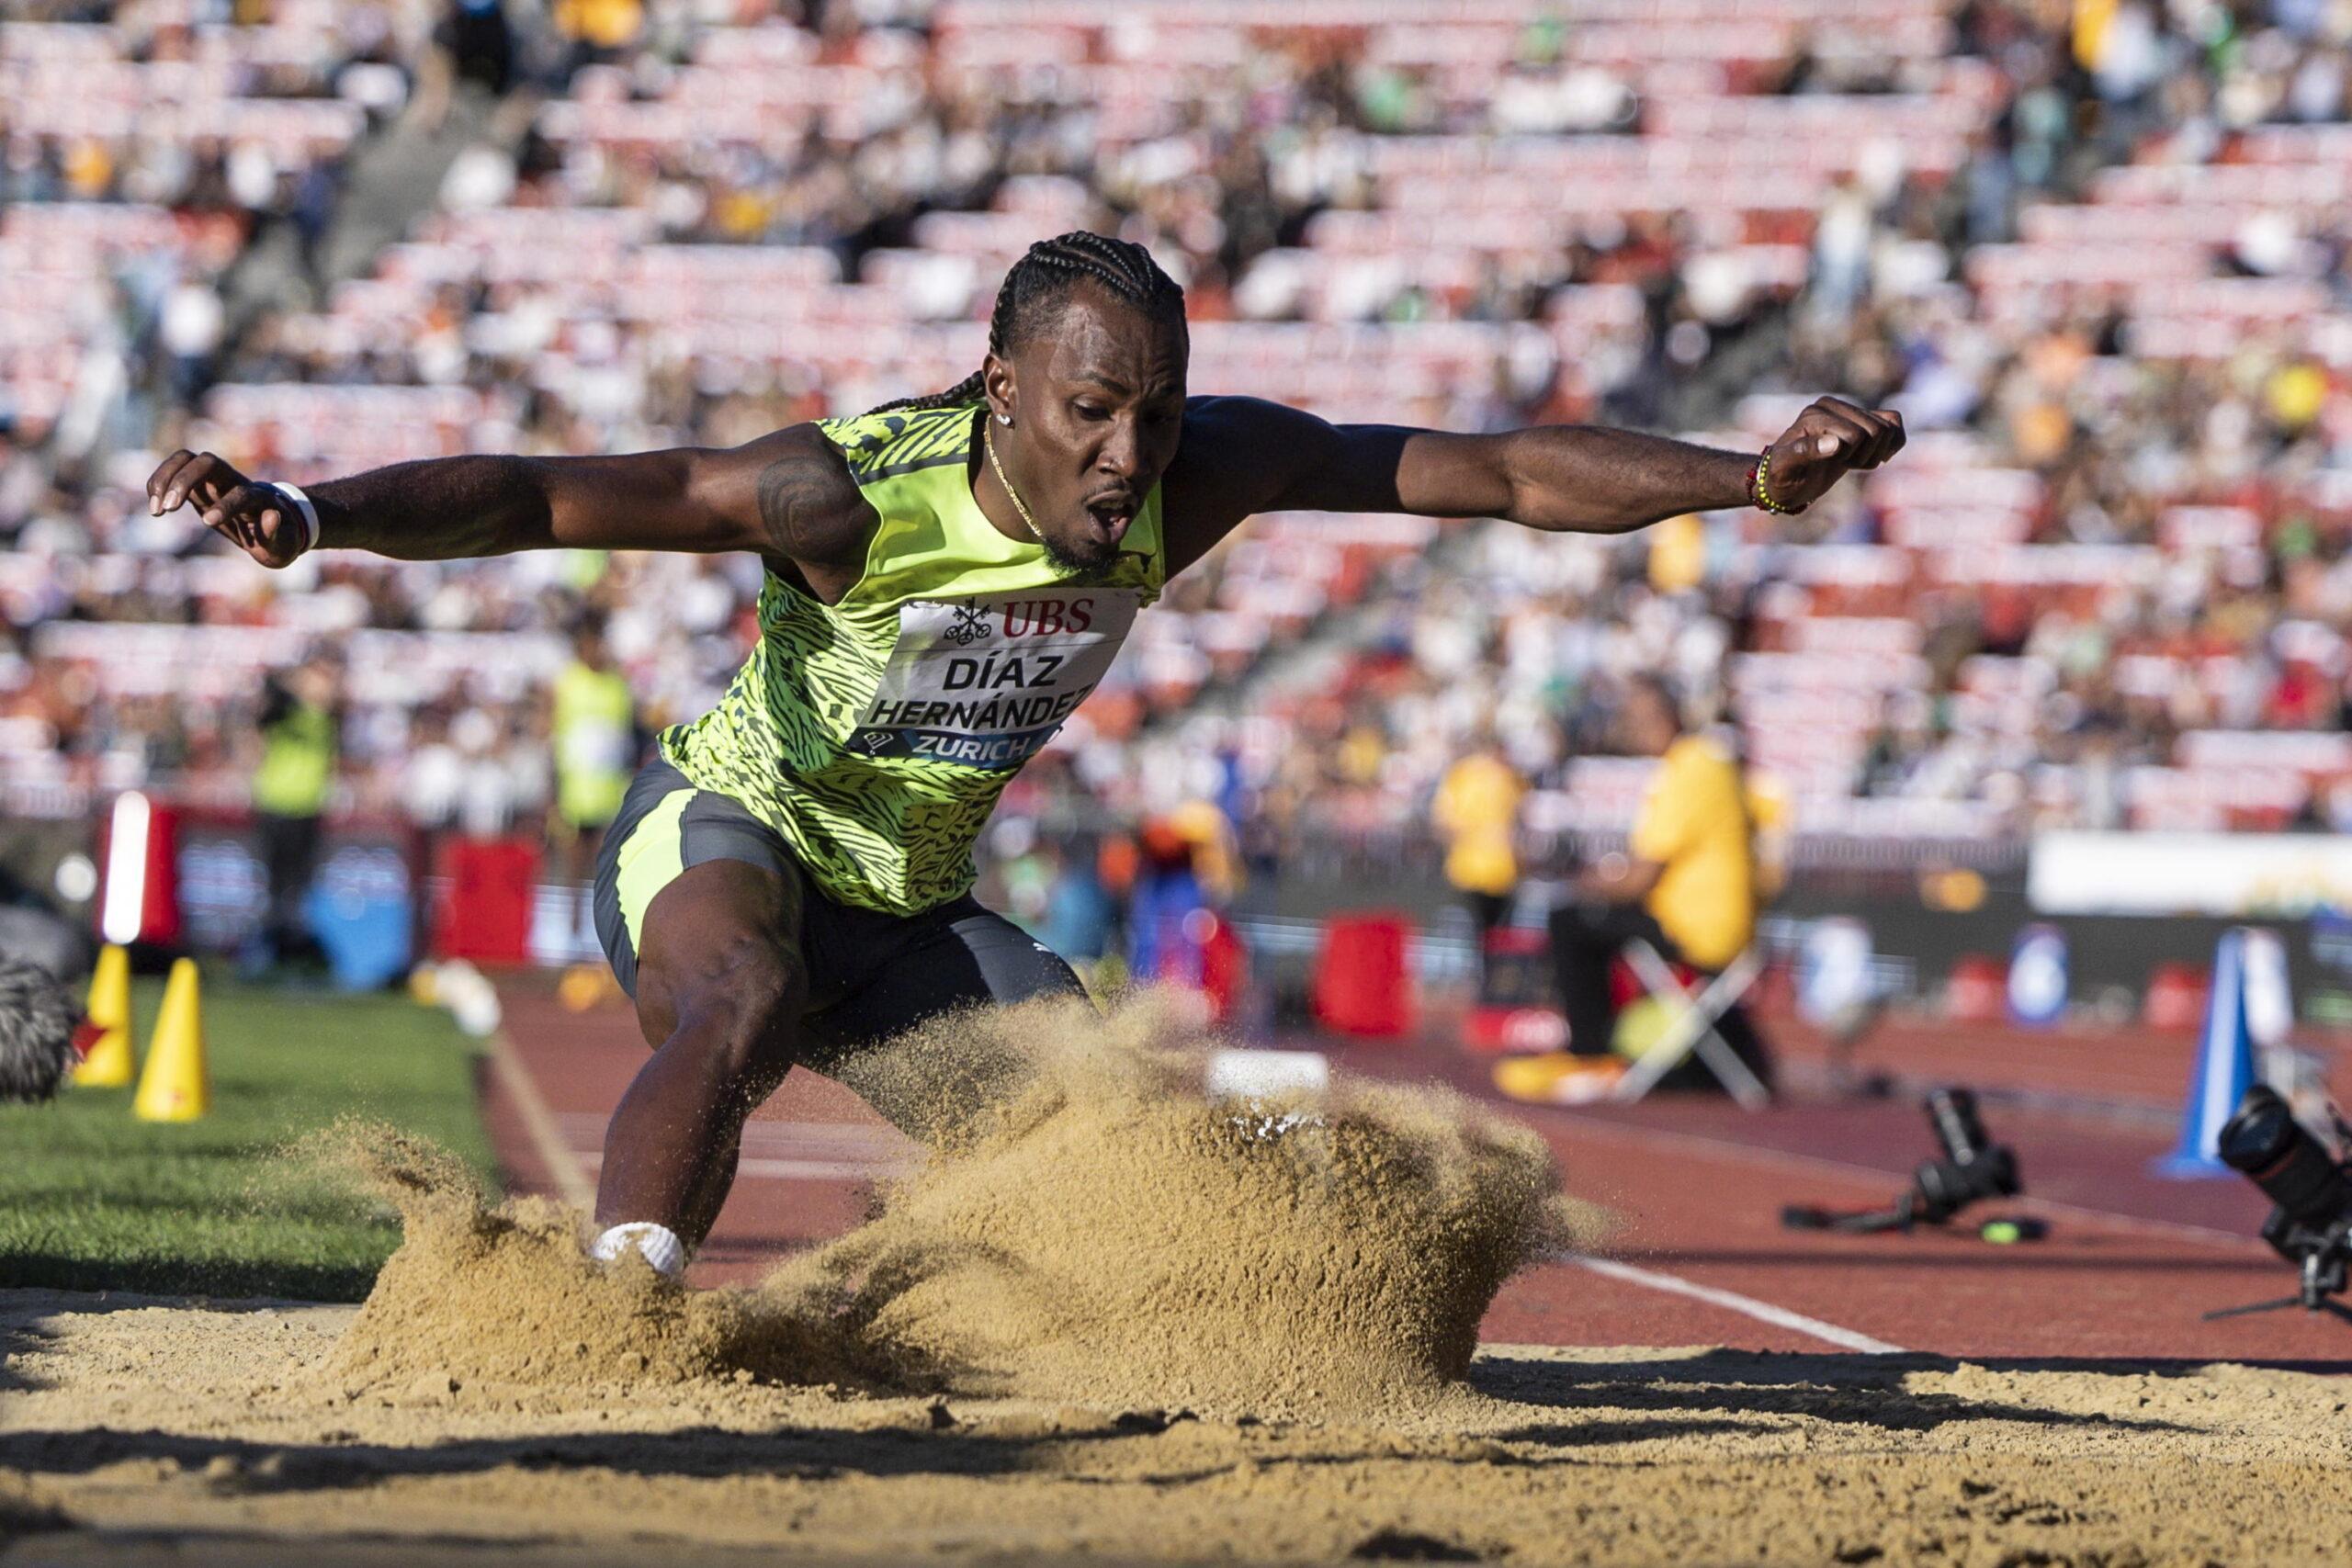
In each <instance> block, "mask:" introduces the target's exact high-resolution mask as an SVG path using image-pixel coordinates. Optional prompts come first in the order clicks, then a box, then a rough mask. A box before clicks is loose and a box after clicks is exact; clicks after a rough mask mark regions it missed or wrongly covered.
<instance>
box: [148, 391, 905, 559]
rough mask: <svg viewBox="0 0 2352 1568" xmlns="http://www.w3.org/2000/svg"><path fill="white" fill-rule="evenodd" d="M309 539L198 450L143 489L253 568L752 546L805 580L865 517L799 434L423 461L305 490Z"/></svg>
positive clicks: (848, 488) (797, 430)
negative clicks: (314, 556)
mask: <svg viewBox="0 0 2352 1568" xmlns="http://www.w3.org/2000/svg"><path fill="white" fill-rule="evenodd" d="M304 494H305V496H306V497H307V498H308V500H309V501H310V502H311V506H312V508H313V510H314V511H315V512H316V513H317V514H318V525H319V528H318V538H317V540H316V541H315V543H314V544H313V543H312V542H311V541H310V539H309V531H310V530H309V525H308V523H307V522H306V521H305V519H304V518H303V517H302V516H301V514H300V505H299V503H297V502H295V501H294V500H293V499H292V498H291V497H290V496H289V495H288V494H287V493H286V492H285V491H283V490H282V489H281V488H280V487H278V486H277V485H273V484H270V483H268V482H266V481H262V480H249V479H246V478H245V477H244V476H243V474H240V473H239V472H238V471H237V470H236V469H235V468H232V467H231V466H230V464H229V463H228V462H227V460H225V459H224V458H221V457H218V456H216V455H214V454H212V453H209V452H203V453H192V452H185V451H183V452H175V453H173V454H172V455H171V456H170V457H167V458H165V459H164V462H163V463H162V465H161V466H160V467H158V468H156V469H155V472H154V474H153V477H151V478H150V479H148V481H147V497H148V504H149V507H150V509H151V510H152V511H153V512H154V513H157V514H159V515H160V514H161V513H166V512H170V511H173V510H174V509H175V508H176V507H178V506H180V505H181V504H183V503H193V504H195V505H197V506H198V507H200V508H201V509H202V511H203V516H204V523H205V525H206V526H207V527H209V528H210V529H212V531H213V532H215V533H217V534H219V535H220V536H222V537H224V538H226V539H228V540H229V541H230V542H231V543H232V544H234V545H236V546H237V547H239V548H240V549H243V551H244V552H245V553H246V554H247V555H250V556H252V557H253V558H254V559H255V560H257V561H259V562H261V563H262V564H263V565H264V566H269V567H282V566H287V565H289V564H291V563H292V562H293V560H294V559H295V558H297V557H298V556H300V555H302V554H303V553H304V552H305V550H306V549H308V548H329V549H357V550H369V551H373V552H374V553H375V554H377V555H382V556H392V557H395V558H400V559H402V560H449V559H455V558H463V557H469V556H494V555H507V554H510V553H512V552H514V551H516V550H532V549H545V548H549V547H557V546H570V547H583V548H598V549H633V550H679V551H686V552H690V553H695V554H710V553H714V552H717V551H721V550H757V551H760V552H761V553H763V554H765V555H770V556H776V557H782V558H787V559H790V560H793V561H795V562H797V563H800V564H803V565H807V566H812V567H816V568H818V569H820V570H822V569H823V568H824V567H826V566H828V565H831V564H832V563H834V562H835V561H837V560H841V559H844V558H846V557H847V556H848V555H849V554H850V553H851V550H852V547H853V546H854V542H855V541H856V540H859V539H862V537H863V526H862V525H863V523H864V522H865V518H866V516H868V515H869V514H870V513H868V510H867V509H866V507H865V501H864V500H863V498H862V497H860V496H859V494H858V491H857V485H856V482H855V480H854V479H852V477H851V476H850V473H849V470H848V468H847V467H846V465H845V464H844V463H843V462H842V457H841V455H840V454H839V453H838V452H837V451H835V450H834V449H833V447H832V446H831V444H830V443H829V442H827V441H826V440H825V438H824V436H823V435H822V434H820V432H819V431H818V430H817V429H816V427H815V426H814V425H807V424H799V425H793V426H791V427H789V428H787V429H785V430H780V431H777V432H775V434H771V435H766V436H763V437H762V438H760V439H759V440H757V441H753V442H751V443H749V444H747V445H745V446H737V447H732V448H729V449H726V450H717V449H712V448H707V447H676V448H673V449H671V450H668V451H662V452H640V453H636V454H633V455H630V456H628V457H490V456H484V457H435V458H429V459H426V460H424V461H421V462H413V463H395V464H393V465H392V466H390V468H375V469H371V470H369V471H368V472H367V473H363V474H356V475H354V476H352V477H351V478H349V479H329V480H327V481H325V482H324V483H322V484H317V485H313V486H311V487H310V488H309V489H308V490H307V491H304Z"/></svg>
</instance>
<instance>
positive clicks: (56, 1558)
mask: <svg viewBox="0 0 2352 1568" xmlns="http://www.w3.org/2000/svg"><path fill="white" fill-rule="evenodd" d="M1189 1045H1190V1042H1188V1041H1187V1040H1186V1039H1184V1038H1183V1036H1182V1032H1181V1031H1180V1030H1175V1029H1174V1028H1172V1026H1171V1025H1170V1023H1169V1021H1168V1020H1167V1019H1166V1018H1164V1017H1162V1016H1159V1015H1156V1014H1154V1013H1152V1012H1150V1011H1148V1010H1144V1011H1139V1012H1136V1013H1132V1014H1123V1015H1122V1016H1121V1018H1120V1019H1119V1020H1117V1021H1114V1025H1113V1026H1112V1027H1109V1028H1107V1029H1106V1028H1100V1027H1094V1028H1080V1027H1075V1026H1074V1025H1073V1024H1072V1023H1071V1021H1069V1020H1068V1019H1063V1020H1060V1021H1057V1020H1056V1019H1055V1018H1053V1017H1052V1016H1051V1015H1033V1016H1020V1015H1012V1016H1008V1017H1005V1018H1001V1019H998V1020H996V1021H992V1022H989V1024H987V1025H986V1026H984V1027H981V1028H980V1029H979V1030H978V1032H977V1033H976V1032H974V1030H973V1028H971V1027H969V1026H964V1027H961V1028H959V1030H958V1031H957V1032H953V1033H948V1034H939V1035H935V1036H933V1038H931V1039H930V1040H929V1041H928V1042H922V1041H919V1042H915V1043H911V1044H910V1047H909V1048H908V1049H907V1050H904V1051H899V1052H895V1053H892V1054H890V1055H888V1056H886V1057H883V1058H878V1059H876V1060H874V1061H870V1062H867V1063H864V1064H860V1065H859V1066H858V1067H857V1068H856V1073H857V1074H858V1075H861V1076H862V1079H863V1082H862V1087H863V1088H865V1089H866V1091H867V1092H868V1093H869V1094H870V1095H872V1096H873V1097H874V1098H875V1099H876V1100H877V1102H878V1103H881V1104H883V1105H884V1106H885V1107H886V1108H887V1109H888V1111H890V1112H891V1113H892V1114H893V1116H894V1118H895V1119H897V1120H899V1121H900V1122H901V1124H902V1125H915V1126H920V1127H922V1128H924V1130H926V1131H929V1132H931V1133H932V1134H934V1135H935V1136H936V1137H937V1139H938V1141H939V1142H940V1144H941V1145H942V1146H943V1148H944V1154H943V1155H942V1156H941V1157H939V1158H937V1159H935V1160H933V1162H931V1163H929V1164H928V1165H926V1166H925V1167H924V1168H922V1169H921V1170H919V1171H918V1172H916V1173H915V1174H914V1175H912V1176H911V1177H910V1178H908V1179H905V1180H904V1181H903V1182H901V1183H899V1184H898V1185H896V1186H894V1187H893V1188H891V1189H890V1190H888V1191H887V1192H886V1194H885V1195H884V1199H883V1201H882V1202H881V1204H880V1206H879V1209H878V1212H877V1213H876V1217H875V1218H874V1219H873V1220H872V1221H871V1222H870V1223H869V1224H866V1225H865V1226H863V1227H861V1228H859V1229H857V1230H855V1231H854V1232H853V1233H852V1234H851V1235H847V1236H845V1237H843V1238H842V1239H841V1240H840V1241H837V1242H835V1243H831V1244H829V1245H827V1246H825V1247H820V1248H818V1249H816V1250H815V1251H813V1252H811V1253H809V1254H807V1255H805V1256H803V1257H801V1258H796V1259H793V1260H791V1261H790V1262H789V1263H787V1264H786V1266H785V1267H783V1268H781V1269H779V1270H778V1271H777V1272H776V1274H775V1275H774V1276H772V1277H771V1278H770V1279H769V1280H767V1281H766V1282H765V1283H764V1284H763V1286H761V1287H760V1288H758V1289H756V1290H733V1291H719V1292H689V1291H683V1290H680V1289H677V1288H675V1287H673V1286H670V1285H667V1284H665V1283H663V1282H662V1281H659V1280H655V1279H654V1278H653V1276H652V1275H651V1273H650V1270H648V1269H643V1268H641V1267H632V1268H629V1269H621V1270H618V1271H607V1270H600V1269H593V1268H591V1267H589V1266H588V1265H586V1264H585V1263H584V1261H583V1260H582V1258H581V1257H580V1254H579V1250H578V1243H577V1235H576V1224H577V1221H576V1217H575V1216H572V1215H570V1214H568V1213H563V1212H561V1211H560V1210H557V1209H555V1208H553V1207H551V1206H548V1205H545V1204H537V1203H523V1204H517V1205H512V1206H506V1207H501V1208H491V1207H487V1206H485V1205H484V1204H483V1202H482V1201H481V1198H480V1195H479V1194H478V1193H476V1192H475V1191H474V1190H473V1189H472V1188H471V1187H470V1186H469V1184H468V1182H467V1181H466V1179H465V1178H464V1175H463V1173H462V1171H460V1170H458V1169H457V1168H454V1167H453V1166H451V1165H450V1164H449V1162H447V1161H446V1160H444V1159H441V1158H440V1157H439V1156H436V1155H435V1152H434V1151H433V1150H431V1149H430V1148H429V1147H425V1146H421V1145H414V1144H413V1143H410V1142H407V1141H405V1140H402V1139H400V1138H398V1137H396V1136H390V1135H386V1134H352V1133H349V1132H346V1133H345V1134H344V1135H342V1136H341V1138H340V1139H339V1140H338V1145H339V1147H340V1149H341V1151H342V1157H344V1158H345V1160H346V1162H347V1163H353V1164H354V1165H355V1166H356V1168H358V1169H360V1170H362V1171H364V1172H365V1173H366V1176H367V1179H368V1181H369V1182H370V1183H371V1184H372V1185H373V1186H374V1188H375V1190H377V1191H378V1192H379V1193H381V1194H383V1195H385V1196H387V1197H389V1198H390V1199H391V1200H393V1201H395V1202H397V1204H398V1205H399V1207H400V1208H401V1212H402V1215H403V1219H404V1223H405V1224H406V1227H407V1242H406V1244H405V1245H404V1247H403V1248H402V1250H401V1253H400V1254H399V1255H398V1256H396V1258H394V1259H393V1261H392V1262H391V1263H390V1265H388V1266H387V1268H386V1269H385V1271H384V1274H383V1276H382V1279H381V1280H380V1281H379V1287H378V1290H377V1292H376V1293H375V1295H374V1296H373V1297H371V1299H370V1300H369V1302H368V1303H367V1305H366V1306H364V1307H362V1308H359V1309H351V1308H325V1307H307V1306H302V1305H300V1304H296V1303H245V1304H242V1305H237V1304H232V1305H225V1306H224V1305H215V1306H203V1305H198V1304H190V1303H162V1302H148V1301H141V1300H138V1299H135V1298H124V1297H119V1296H118V1297H113V1298H107V1299H98V1298H88V1297H74V1296H69V1295H61V1294H56V1293H49V1292H0V1355H5V1362H0V1539H13V1540H14V1544H13V1545H12V1546H10V1547H9V1548H8V1550H7V1551H6V1553H5V1554H0V1559H4V1560H5V1562H6V1564H7V1568H19V1565H20V1564H28V1563H37V1562H58V1563H66V1562H145V1561H151V1560H152V1561H156V1562H163V1561H167V1560H180V1561H184V1560H186V1557H187V1555H190V1554H195V1553H197V1552H198V1551H214V1552H220V1551H231V1550H232V1549H234V1550H235V1551H239V1552H242V1553H243V1554H247V1555H253V1556H261V1555H264V1554H267V1555H271V1556H275V1557H277V1558H279V1559H281V1560H289V1561H290V1560H300V1561H304V1562H348V1563H353V1564H360V1563H374V1562H408V1561H415V1560H417V1554H418V1553H421V1552H426V1551H429V1552H430V1554H431V1555H432V1556H433V1557H434V1558H435V1560H440V1561H450V1560H465V1559H466V1558H467V1557H468V1556H469V1554H476V1555H479V1557H480V1558H481V1560H482V1561H485V1562H487V1561H489V1560H491V1558H492V1554H493V1553H495V1554H496V1556H497V1560H498V1561H500V1562H534V1561H549V1562H552V1561H592V1562H604V1561H610V1562H624V1561H626V1562H629V1563H631V1564H632V1565H634V1564H638V1563H642V1562H645V1561H648V1560H658V1561H662V1562H691V1561H698V1560H708V1561H713V1562H718V1561H729V1560H731V1559H732V1556H733V1554H735V1553H738V1552H743V1553H748V1552H751V1551H759V1552H760V1553H761V1557H760V1560H762V1561H775V1560H777V1559H778V1558H779V1557H784V1558H790V1559H796V1560H802V1561H817V1562H844V1561H853V1560H859V1559H887V1560H893V1561H903V1560H907V1559H910V1558H933V1559H937V1560H941V1561H951V1562H977V1561H996V1562H1080V1561H1086V1562H1187V1561H1212V1560H1213V1561H1221V1562H1233V1561H1244V1562H1342V1561H1368V1560H1369V1561H1381V1560H1392V1561H1471V1560H1487V1561H1503V1560H1508V1561H1512V1562H1691V1561H1699V1562H1832V1561H1835V1562H1880V1561H1885V1562H1905V1561H1929V1560H1932V1561H1936V1562H1958V1563H1976V1562H1983V1563H1987V1564H1990V1563H1996V1562H2184V1563H2188V1562H2236V1561H2317V1560H2323V1559H2325V1558H2327V1557H2330V1556H2332V1555H2335V1554H2336V1553H2337V1552H2338V1551H2340V1549H2341V1544H2342V1542H2343V1541H2344V1540H2346V1539H2347V1537H2352V1502H2347V1500H2346V1499H2347V1495H2352V1486H2347V1482H2352V1416H2347V1415H2346V1408H2347V1397H2352V1396H2347V1394H2346V1390H2345V1385H2344V1384H2343V1383H2342V1382H2340V1381H2339V1380H2330V1379H2324V1378H2318V1377H2312V1376H2306V1375H2301V1374H2297V1373H2292V1372H2284V1371H2249V1370H2246V1369H2243V1368H2232V1367H2188V1366H2182V1367H2172V1368H2131V1367H2121V1368H2110V1367H2089V1366H2082V1365H2075V1366H2056V1365H2041V1366H2004V1367H1982V1366H1972V1365H1966V1364H1957V1363H1951V1362H1945V1361H1939V1360H1935V1359H1927V1358H1905V1359H1894V1358H1875V1359H1873V1358H1862V1357H1827V1356H1824V1357H1800V1356H1758V1355H1749V1354H1739V1353H1732V1352H1724V1351H1718V1350H1708V1349H1704V1348H1679V1349H1647V1350H1624V1349H1605V1350H1602V1349H1596V1350H1589V1351H1577V1350H1565V1351H1563V1350H1530V1349H1514V1348H1507V1347H1491V1346H1490V1347H1487V1348H1485V1349H1483V1350H1477V1349H1476V1342H1475V1334H1476V1324H1477V1320H1478V1315H1479V1314H1480V1312H1481V1311H1482V1310H1483V1308H1484V1307H1485V1305H1486V1304H1487V1302H1488V1301H1489V1300H1491V1298H1492V1296H1493V1294H1494V1292H1495V1289H1496V1287H1497V1286H1498V1284H1499V1283H1500V1281H1501V1280H1502V1279H1503V1277H1504V1276H1505V1275H1507V1274H1508V1273H1509V1272H1510V1270H1511V1269H1512V1268H1514V1267H1515V1266H1516V1265H1517V1264H1518V1263H1519V1262H1521V1260H1522V1259H1524V1258H1527V1257H1528V1256H1529V1255H1530V1254H1531V1253H1532V1252H1533V1251H1535V1250H1537V1249H1540V1248H1543V1247H1548V1246H1551V1245H1553V1244H1554V1243H1555V1240H1556V1238H1557V1236H1558V1235H1560V1234H1561V1232H1562V1231H1563V1230H1564V1229H1565V1228H1566V1214H1565V1213H1564V1212H1563V1207H1562V1205H1561V1204H1560V1203H1559V1202H1558V1201H1557V1198H1556V1193H1555V1181H1554V1175H1553V1172H1552V1170H1551V1168H1550V1164H1549V1160H1548V1157H1547V1156H1545V1154H1544V1149H1543V1147H1542V1146H1541V1145H1540V1144H1538V1143H1537V1142H1535V1141H1534V1140H1532V1138H1530V1137H1528V1136H1527V1135H1525V1134H1521V1133H1519V1132H1516V1131H1514V1130H1513V1129H1511V1128H1510V1127H1508V1126H1505V1125H1499V1124H1497V1123H1494V1122H1489V1121H1488V1120H1487V1119H1486V1118H1484V1117H1483V1116H1481V1115H1479V1114H1477V1113H1476V1111H1474V1110H1473V1109H1472V1108H1470V1107H1468V1106H1467V1105H1465V1104H1464V1103H1463V1102H1461V1101H1459V1100H1453V1099H1451V1098H1448V1097H1445V1096H1442V1095H1425V1094H1399V1093H1397V1092H1396V1091H1393V1090H1373V1089H1359V1088H1349V1087H1345V1086H1342V1087H1341V1088H1340V1089H1337V1090H1335V1091H1334V1092H1332V1093H1331V1094H1329V1096H1325V1097H1318V1098H1317V1099H1315V1100H1301V1101H1296V1102H1285V1103H1283V1104H1273V1105H1261V1106H1256V1107H1250V1108H1247V1109H1242V1108H1237V1107H1236V1106H1235V1105H1234V1104H1232V1103H1231V1102H1212V1101H1211V1100H1207V1099H1206V1098H1204V1096H1203V1095H1202V1094H1201V1093H1200V1092H1199V1090H1198V1089H1197V1082H1198V1066H1199V1064H1198V1060H1197V1057H1196V1056H1195V1055H1193V1053H1192V1052H1191V1051H1190V1050H1189V1048H1188V1047H1189ZM951 1046H952V1047H953V1049H952V1051H946V1048H948V1047H951ZM943 1051H946V1054H945V1055H942V1053H943ZM951 1072H954V1073H964V1074H967V1075H969V1074H978V1075H980V1076H981V1077H984V1078H985V1079H986V1080H987V1081H988V1082H989V1085H990V1086H991V1087H992V1090H993V1095H992V1098H993V1100H994V1103H995V1104H996V1106H997V1110H996V1111H993V1112H991V1113H990V1114H989V1115H986V1116H983V1117H980V1118H978V1119H968V1120H967V1119H963V1118H945V1117H944V1116H943V1114H942V1108H943V1107H945V1106H947V1105H949V1104H952V1103H953V1102H954V1100H955V1097H953V1096H946V1097H943V1096H942V1094H941V1093H940V1091H939V1083H940V1080H941V1077H942V1076H943V1075H944V1074H948V1073H951ZM1474 1356H1475V1359H1474ZM265 1538H266V1539H267V1540H269V1542H270V1544H267V1545H264V1544H262V1541H263V1540H264V1539H265ZM288 1540H292V1541H299V1542H300V1543H301V1544H300V1552H299V1558H297V1557H293V1556H289V1555H288V1552H289V1549H288V1547H287V1546H286V1545H285V1544H283V1543H284V1542H286V1541H288ZM427 1540H429V1541H430V1545H429V1547H428V1546H426V1545H424V1542H425V1541H427ZM175 1554H177V1555H175ZM746 1560H749V1559H748V1558H747V1559H746Z"/></svg>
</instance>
